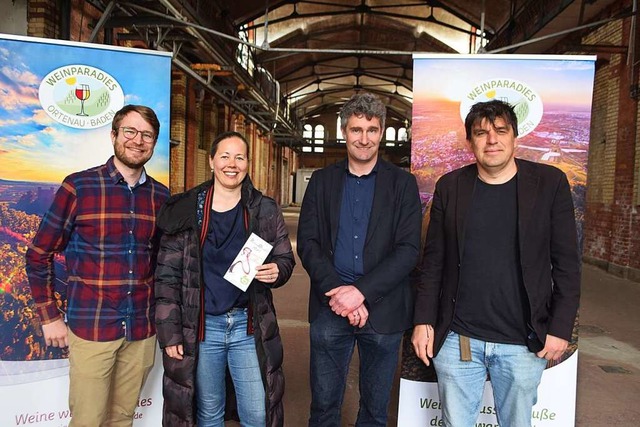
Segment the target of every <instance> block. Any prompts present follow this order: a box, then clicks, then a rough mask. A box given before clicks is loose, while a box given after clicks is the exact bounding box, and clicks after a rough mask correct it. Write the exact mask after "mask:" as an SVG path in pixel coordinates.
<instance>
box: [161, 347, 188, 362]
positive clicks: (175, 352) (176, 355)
mask: <svg viewBox="0 0 640 427" xmlns="http://www.w3.org/2000/svg"><path fill="white" fill-rule="evenodd" d="M164 352H165V353H167V356H169V357H171V358H173V359H178V360H182V359H183V355H184V350H183V348H182V344H178V345H170V346H167V347H165V348H164Z"/></svg>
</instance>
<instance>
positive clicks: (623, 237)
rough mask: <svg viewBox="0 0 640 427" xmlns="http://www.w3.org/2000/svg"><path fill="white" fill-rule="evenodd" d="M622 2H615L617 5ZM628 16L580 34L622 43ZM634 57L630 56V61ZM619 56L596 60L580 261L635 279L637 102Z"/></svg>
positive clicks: (639, 257)
mask: <svg viewBox="0 0 640 427" xmlns="http://www.w3.org/2000/svg"><path fill="white" fill-rule="evenodd" d="M626 3H628V1H624V0H623V1H620V2H618V4H617V7H620V6H621V5H624V4H626ZM629 32H630V20H629V19H624V20H617V21H613V22H610V23H608V24H606V25H603V26H602V27H599V28H598V29H596V30H594V31H592V32H591V33H590V34H589V35H588V36H586V37H584V38H583V41H582V42H583V43H584V44H588V45H601V46H604V45H613V46H628V45H629V40H630V36H633V37H635V38H636V39H637V37H638V35H637V34H636V35H630V34H629ZM637 57H638V55H636V59H635V61H638V59H637ZM632 84H633V78H632V76H631V73H630V68H629V65H628V63H627V57H626V55H624V54H616V53H602V54H599V55H598V60H597V62H596V74H595V84H594V92H593V108H592V116H591V138H590V148H589V170H588V173H589V178H588V185H587V203H586V212H585V239H584V252H583V254H584V259H585V261H586V262H590V263H593V264H596V265H599V266H601V267H602V268H605V269H606V270H608V271H609V272H611V273H614V274H617V275H620V276H623V277H628V278H632V279H635V280H640V221H639V219H638V178H639V176H640V174H638V171H637V169H638V168H637V165H638V164H640V163H638V161H639V160H640V158H639V156H640V151H639V144H638V140H639V136H638V135H640V133H639V130H640V129H639V126H640V120H639V118H640V114H639V112H638V107H637V101H636V100H635V99H633V98H632V97H631V95H630V88H631V86H632Z"/></svg>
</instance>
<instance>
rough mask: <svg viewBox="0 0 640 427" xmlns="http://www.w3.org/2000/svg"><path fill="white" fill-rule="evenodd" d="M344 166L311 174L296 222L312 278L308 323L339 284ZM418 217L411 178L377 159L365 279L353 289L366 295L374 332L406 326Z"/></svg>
mask: <svg viewBox="0 0 640 427" xmlns="http://www.w3.org/2000/svg"><path fill="white" fill-rule="evenodd" d="M346 168H347V162H346V160H343V161H341V162H338V163H336V164H333V165H330V166H327V167H325V168H323V169H321V170H318V171H315V172H314V173H313V175H312V176H311V180H310V181H309V185H308V187H307V190H306V192H305V195H304V200H303V202H302V208H301V211H300V221H299V224H298V239H297V241H298V255H299V256H300V259H301V260H302V265H303V266H304V268H305V269H306V270H307V273H308V274H309V277H310V279H311V290H310V295H309V321H310V322H312V321H313V320H314V319H315V317H316V316H317V314H318V311H319V310H320V309H321V307H322V306H327V307H328V301H329V298H327V297H326V296H325V295H324V294H325V292H328V291H329V290H331V289H333V288H335V287H337V286H341V285H343V284H344V283H342V281H341V280H340V278H339V277H338V274H337V273H336V270H335V268H334V266H333V256H334V245H335V242H336V237H337V234H338V222H339V219H340V205H341V201H342V190H343V186H344V185H343V184H344V179H345V176H346V171H347V169H346ZM421 224H422V213H421V207H420V197H419V194H418V186H417V184H416V179H415V177H414V176H413V175H411V174H410V173H408V172H406V171H404V170H402V169H400V168H398V167H397V166H394V165H392V164H390V163H388V162H386V161H384V160H382V159H379V160H378V170H377V176H376V188H375V193H374V196H373V207H372V211H371V216H370V219H369V226H368V231H367V237H366V241H365V246H364V255H363V256H364V260H363V261H364V272H365V274H364V276H363V277H361V278H360V279H358V280H357V281H356V282H355V283H353V285H355V286H356V287H357V288H358V289H359V290H360V292H362V294H363V295H364V296H365V303H366V305H367V309H368V310H369V322H371V326H372V327H373V328H374V329H375V330H376V331H377V332H379V333H393V332H400V331H403V330H406V329H409V328H411V326H412V316H413V298H412V292H411V289H410V284H409V273H410V272H411V271H412V270H413V268H414V267H415V266H416V263H417V261H418V258H419V255H420V228H421Z"/></svg>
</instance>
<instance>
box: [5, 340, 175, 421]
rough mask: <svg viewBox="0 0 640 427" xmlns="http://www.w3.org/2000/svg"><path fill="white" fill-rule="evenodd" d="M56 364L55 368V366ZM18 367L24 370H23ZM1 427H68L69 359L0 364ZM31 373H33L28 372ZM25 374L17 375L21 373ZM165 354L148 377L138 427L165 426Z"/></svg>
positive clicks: (137, 418) (136, 417)
mask: <svg viewBox="0 0 640 427" xmlns="http://www.w3.org/2000/svg"><path fill="white" fill-rule="evenodd" d="M53 364H55V366H53ZM18 365H20V367H21V368H22V369H19V367H18ZM0 366H1V367H2V368H3V371H4V373H5V374H6V373H8V372H9V373H10V374H8V375H7V376H4V375H3V376H1V377H0V380H2V382H0V402H2V403H0V408H1V409H2V410H0V426H2V427H10V426H38V427H67V426H68V425H69V421H70V419H71V416H70V414H69V362H68V361H67V359H58V360H44V361H29V362H6V361H2V362H0ZM47 367H50V368H51V369H43V368H47ZM26 370H29V371H31V372H25V371H26ZM21 371H22V373H17V372H21ZM162 372H163V370H162V353H161V350H160V349H159V348H158V349H157V350H156V361H155V364H154V366H153V369H152V370H151V373H150V374H149V377H148V378H147V382H146V383H145V386H144V388H143V389H142V393H141V394H140V400H139V401H138V407H137V408H136V413H135V416H134V418H135V419H134V422H133V425H134V427H152V426H153V427H156V426H159V425H162Z"/></svg>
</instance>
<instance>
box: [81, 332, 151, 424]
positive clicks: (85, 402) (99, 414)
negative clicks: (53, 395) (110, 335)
mask: <svg viewBox="0 0 640 427" xmlns="http://www.w3.org/2000/svg"><path fill="white" fill-rule="evenodd" d="M68 331H69V409H70V410H71V415H72V418H71V423H70V424H69V427H99V426H100V427H103V426H104V427H130V426H131V425H132V424H133V415H134V413H135V410H136V407H137V405H138V399H139V397H140V391H141V390H142V386H143V385H144V382H145V381H146V379H147V376H148V375H149V371H150V370H151V368H152V367H153V362H154V359H155V351H156V337H155V336H153V337H151V338H147V339H145V340H140V341H127V340H125V339H124V338H121V339H119V340H117V341H106V342H101V341H87V340H83V339H82V338H79V337H78V336H76V335H74V334H73V332H71V329H68Z"/></svg>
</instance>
